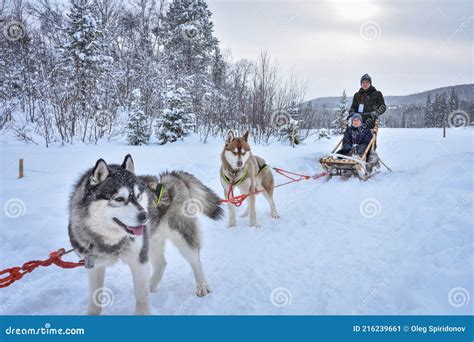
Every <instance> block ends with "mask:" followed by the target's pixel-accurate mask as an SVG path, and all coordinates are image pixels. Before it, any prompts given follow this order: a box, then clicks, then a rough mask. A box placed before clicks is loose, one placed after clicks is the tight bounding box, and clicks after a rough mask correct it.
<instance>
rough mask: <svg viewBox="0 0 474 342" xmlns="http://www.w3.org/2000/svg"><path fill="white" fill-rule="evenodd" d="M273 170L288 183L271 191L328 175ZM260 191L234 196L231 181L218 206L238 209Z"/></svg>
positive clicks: (323, 173) (324, 173)
mask: <svg viewBox="0 0 474 342" xmlns="http://www.w3.org/2000/svg"><path fill="white" fill-rule="evenodd" d="M273 170H275V171H276V172H277V173H279V174H280V175H282V176H284V177H286V178H289V179H290V181H288V182H285V183H282V184H278V185H276V186H274V187H273V189H275V188H278V187H280V186H284V185H288V184H291V183H295V182H299V181H302V180H310V179H318V178H321V177H324V176H327V175H328V174H327V172H321V173H317V174H315V175H313V176H308V175H302V174H299V173H294V172H291V171H286V170H283V169H280V168H278V167H274V168H273ZM262 191H264V190H260V191H255V192H252V193H248V194H241V195H238V196H234V182H233V181H231V182H230V184H229V191H228V193H227V198H228V199H221V200H220V201H219V204H222V203H230V204H233V205H235V206H236V207H240V206H241V205H242V203H243V202H244V201H245V200H246V199H247V197H249V196H252V195H256V194H259V193H260V192H262Z"/></svg>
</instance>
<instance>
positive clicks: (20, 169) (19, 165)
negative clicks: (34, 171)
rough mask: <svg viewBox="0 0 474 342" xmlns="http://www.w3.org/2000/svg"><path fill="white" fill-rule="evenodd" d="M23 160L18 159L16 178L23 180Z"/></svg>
mask: <svg viewBox="0 0 474 342" xmlns="http://www.w3.org/2000/svg"><path fill="white" fill-rule="evenodd" d="M23 177H24V174H23V159H20V162H19V164H18V178H23Z"/></svg>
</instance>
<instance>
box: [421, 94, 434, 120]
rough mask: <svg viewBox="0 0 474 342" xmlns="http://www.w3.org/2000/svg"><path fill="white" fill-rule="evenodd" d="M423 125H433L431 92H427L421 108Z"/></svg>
mask: <svg viewBox="0 0 474 342" xmlns="http://www.w3.org/2000/svg"><path fill="white" fill-rule="evenodd" d="M423 118H424V127H434V117H433V103H432V102H431V94H430V93H428V97H427V98H426V104H425V107H424V109H423Z"/></svg>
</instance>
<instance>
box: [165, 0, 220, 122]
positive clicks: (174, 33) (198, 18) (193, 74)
mask: <svg viewBox="0 0 474 342" xmlns="http://www.w3.org/2000/svg"><path fill="white" fill-rule="evenodd" d="M211 15H212V13H211V11H210V10H209V9H208V6H207V4H206V2H205V1H204V0H173V1H172V2H171V3H170V5H169V9H168V12H167V13H166V16H165V18H164V23H163V26H164V30H165V35H164V37H163V40H164V43H163V47H164V49H163V50H164V53H165V54H166V56H167V59H168V67H169V71H170V75H169V76H170V78H171V79H173V80H174V82H175V84H176V85H177V86H179V87H184V88H186V89H187V90H188V92H189V95H190V96H191V98H192V103H193V112H194V113H195V115H196V124H199V122H198V120H199V121H200V120H202V119H203V118H202V117H203V116H204V114H205V108H206V106H207V103H208V102H209V101H212V98H213V94H214V95H215V89H216V85H215V84H214V83H213V81H214V80H215V81H216V82H220V80H221V78H220V76H221V75H219V74H220V73H221V66H222V62H221V59H222V57H221V56H220V50H219V41H218V39H217V38H216V37H214V24H213V23H212V21H211ZM214 97H215V96H214Z"/></svg>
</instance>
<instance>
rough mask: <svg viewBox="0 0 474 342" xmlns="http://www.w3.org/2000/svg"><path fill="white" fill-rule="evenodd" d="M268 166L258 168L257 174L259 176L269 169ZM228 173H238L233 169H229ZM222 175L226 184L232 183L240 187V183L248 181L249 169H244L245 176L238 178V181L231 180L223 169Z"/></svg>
mask: <svg viewBox="0 0 474 342" xmlns="http://www.w3.org/2000/svg"><path fill="white" fill-rule="evenodd" d="M267 166H268V165H267V164H263V165H260V166H259V167H258V172H257V176H258V175H259V174H260V173H261V172H262V171H263V170H265V169H266V168H267ZM227 172H230V173H233V174H236V173H237V172H238V171H233V170H232V169H230V170H229V169H227ZM221 174H222V178H224V180H225V181H226V183H230V182H231V181H232V183H233V184H234V185H239V184H240V183H242V182H243V181H245V180H246V179H247V168H245V169H244V174H243V175H242V177H240V178H238V179H235V177H234V178H230V177H229V176H227V175H226V174H225V172H224V168H222V171H221Z"/></svg>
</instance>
